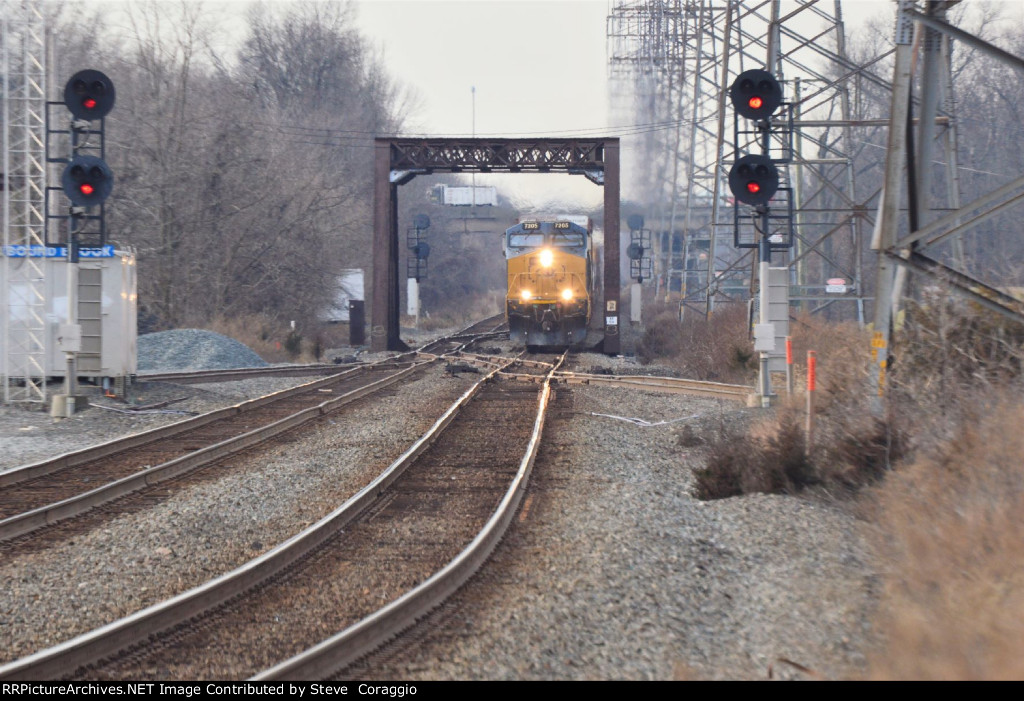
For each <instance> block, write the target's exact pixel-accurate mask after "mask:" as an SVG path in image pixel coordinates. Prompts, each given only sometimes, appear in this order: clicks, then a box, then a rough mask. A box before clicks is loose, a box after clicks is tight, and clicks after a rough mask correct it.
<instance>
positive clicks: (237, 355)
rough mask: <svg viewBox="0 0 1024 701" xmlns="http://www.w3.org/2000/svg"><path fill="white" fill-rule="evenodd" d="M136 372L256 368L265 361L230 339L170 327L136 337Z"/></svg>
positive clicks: (211, 332)
mask: <svg viewBox="0 0 1024 701" xmlns="http://www.w3.org/2000/svg"><path fill="white" fill-rule="evenodd" d="M138 358H139V364H138V368H139V372H171V371H174V370H222V369H228V368H259V367H264V366H266V365H267V363H266V362H265V361H264V360H263V359H262V358H260V357H259V356H258V355H257V354H256V353H255V352H254V351H252V350H251V349H250V348H249V347H248V346H246V345H245V344H243V343H239V342H238V341H236V340H235V339H233V338H228V337H227V336H222V335H221V334H219V333H214V332H213V331H204V330H202V329H173V330H171V331H158V332H157V333H147V334H143V335H142V336H139V339H138Z"/></svg>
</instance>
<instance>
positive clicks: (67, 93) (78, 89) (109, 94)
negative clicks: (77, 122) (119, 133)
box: [64, 69, 117, 120]
mask: <svg viewBox="0 0 1024 701" xmlns="http://www.w3.org/2000/svg"><path fill="white" fill-rule="evenodd" d="M116 97H117V95H116V93H115V90H114V84H113V83H112V82H111V80H110V78H108V77H107V76H105V75H104V74H103V73H101V72H99V71H96V70H92V69H86V70H84V71H79V72H78V73H75V74H74V75H73V76H71V80H69V81H68V82H67V85H65V86H64V104H65V105H67V108H68V109H69V110H71V114H73V115H74V116H75V117H76V118H77V119H87V120H94V119H102V118H103V117H106V116H107V114H109V113H110V110H112V109H113V108H114V101H115V99H116Z"/></svg>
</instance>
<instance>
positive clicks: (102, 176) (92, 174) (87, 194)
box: [60, 156, 114, 207]
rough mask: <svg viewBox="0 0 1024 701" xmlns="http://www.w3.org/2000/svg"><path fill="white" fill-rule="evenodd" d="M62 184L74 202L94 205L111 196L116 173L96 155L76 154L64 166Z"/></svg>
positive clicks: (81, 204) (86, 205) (80, 204)
mask: <svg viewBox="0 0 1024 701" xmlns="http://www.w3.org/2000/svg"><path fill="white" fill-rule="evenodd" d="M60 184H61V188H62V189H63V190H64V194H66V195H67V196H68V199H70V200H71V203H72V204H74V205H77V206H79V207H92V206H94V205H98V204H102V203H103V201H104V200H106V199H107V197H109V196H110V193H111V191H112V190H113V189H114V174H113V173H112V172H111V170H110V167H109V166H107V164H106V162H104V161H103V160H102V159H100V158H97V157H96V156H75V157H74V158H72V159H71V162H70V163H68V165H67V167H66V168H64V173H63V175H61V178H60Z"/></svg>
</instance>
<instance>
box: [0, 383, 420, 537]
mask: <svg viewBox="0 0 1024 701" xmlns="http://www.w3.org/2000/svg"><path fill="white" fill-rule="evenodd" d="M425 365H427V363H419V364H415V365H412V366H410V367H408V368H406V369H404V370H400V371H398V372H396V373H394V374H392V375H389V376H387V377H384V378H381V379H380V380H377V381H376V382H371V383H370V384H367V385H364V386H362V387H359V388H356V389H354V390H352V391H351V392H346V393H345V394H343V395H341V396H339V397H335V398H333V399H328V400H326V401H324V402H321V403H320V404H318V405H316V406H313V407H308V408H306V409H302V410H300V411H297V412H296V413H294V414H292V415H290V416H286V417H284V418H282V419H278V420H277V421H275V422H273V423H271V424H267V425H266V426H262V427H260V428H257V429H254V430H252V431H249V432H247V433H243V434H240V435H237V436H235V437H233V438H229V439H227V440H224V441H221V442H220V443H215V444H213V445H210V446H207V447H205V448H202V449H200V450H196V451H195V452H192V453H189V454H188V455H183V456H182V457H180V458H175V459H174V460H168V461H167V462H165V463H161V464H159V465H154V466H153V467H149V468H146V469H144V470H140V471H139V472H136V473H134V474H131V475H128V476H127V477H122V478H121V479H119V480H115V481H113V482H109V483H107V484H105V485H103V486H101V487H97V488H96V489H93V490H91V491H88V492H83V493H81V494H78V495H76V496H73V497H71V498H69V499H64V500H62V501H58V502H56V503H53V504H48V505H46V506H41V507H39V508H37V509H33V510H31V511H26V512H24V513H21V514H16V515H14V516H10V517H8V518H5V519H3V520H0V541H2V540H10V539H12V538H16V537H18V536H20V535H24V534H26V533H29V532H31V531H34V530H36V529H38V528H42V527H44V526H49V525H52V524H54V523H57V522H58V521H63V520H66V519H69V518H74V517H75V516H79V515H81V514H83V513H85V512H86V511H89V510H90V509H94V508H96V507H97V506H101V505H103V504H106V503H108V502H110V501H113V500H115V499H118V498H120V497H123V496H125V495H127V494H131V493H132V492H137V491H139V490H141V489H144V488H146V487H149V486H152V485H154V484H159V483H160V482H164V481H166V480H169V479H173V478H175V477H178V476H179V475H182V474H184V473H186V472H191V471H192V470H196V469H198V468H200V467H204V466H205V465H208V464H210V463H212V462H215V461H217V460H221V459H223V458H226V457H229V456H231V455H235V454H237V453H240V452H242V451H244V450H247V449H249V448H251V447H253V446H254V445H258V444H259V443H263V442H264V441H267V440H270V439H271V438H273V437H274V436H277V435H280V434H282V433H285V432H287V431H291V430H292V429H294V428H297V427H298V426H301V425H302V424H304V423H307V422H308V421H312V420H313V419H317V418H319V417H320V416H323V415H325V414H329V413H330V412H332V411H335V410H336V409H338V408H340V407H342V406H343V405H345V404H349V403H351V402H354V401H355V400H357V399H360V398H362V397H365V396H367V395H369V394H373V393H374V392H377V391H378V390H381V389H384V388H385V387H388V386H390V385H392V384H394V383H395V382H398V381H399V380H401V379H403V378H405V377H407V376H408V375H410V374H412V373H413V372H414V371H415V370H417V369H419V368H421V367H423V366H425ZM214 413H216V412H214ZM197 418H202V417H197ZM175 425H177V424H175ZM172 435H173V434H172ZM101 447H102V446H101Z"/></svg>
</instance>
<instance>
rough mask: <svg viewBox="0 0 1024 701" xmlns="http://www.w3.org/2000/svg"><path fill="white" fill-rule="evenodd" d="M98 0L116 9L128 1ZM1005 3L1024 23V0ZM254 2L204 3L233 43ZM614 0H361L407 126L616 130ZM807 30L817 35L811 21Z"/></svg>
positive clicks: (486, 131)
mask: <svg viewBox="0 0 1024 701" xmlns="http://www.w3.org/2000/svg"><path fill="white" fill-rule="evenodd" d="M163 1H165V2H177V1H178V0H163ZM265 1H267V2H269V4H275V3H288V2H293V1H298V0H265ZM92 2H108V3H110V4H112V5H113V4H114V3H115V2H123V0H90V4H91V3H92ZM996 3H997V4H1000V5H1002V6H1003V7H1004V9H1006V10H1007V13H1008V14H1009V15H1010V16H1011V17H1012V18H1013V20H1012V21H1014V22H1016V23H1017V24H1018V25H1020V26H1021V29H1022V31H1024V19H1022V17H1024V0H996ZM249 4H250V0H206V2H205V3H204V6H205V7H207V8H208V9H209V11H210V12H211V13H213V12H216V13H217V15H216V17H217V23H218V26H220V27H221V28H222V30H223V35H224V37H225V38H226V39H227V40H228V41H230V40H231V37H240V36H242V35H243V33H244V22H243V17H244V12H245V9H246V7H247V5H249ZM611 4H612V3H611V2H609V0H357V1H356V6H357V21H358V24H359V26H360V28H361V29H362V31H363V33H364V35H365V37H366V38H367V40H368V41H369V42H370V43H371V45H372V46H374V47H375V48H377V49H378V50H379V51H380V52H381V54H382V56H383V58H384V61H385V64H386V66H387V67H388V69H389V71H390V73H391V75H392V76H393V77H394V79H395V80H397V81H398V82H400V83H401V84H403V85H405V86H408V87H409V88H411V89H412V90H413V91H414V92H415V93H416V94H417V95H418V97H419V101H418V105H419V107H420V110H419V111H418V112H417V113H416V114H414V115H411V116H410V118H409V119H408V120H407V124H406V131H408V132H416V133H432V134H443V135H469V134H471V133H474V132H475V133H476V134H477V135H478V136H483V135H501V136H530V135H539V134H543V135H549V136H569V135H579V136H588V135H597V134H610V135H614V134H617V133H619V132H620V130H621V128H622V127H628V126H629V124H631V123H632V122H633V121H635V120H636V118H630V117H619V118H618V119H619V120H620V122H621V123H612V121H611V119H610V117H609V104H608V59H607V41H606V38H605V33H606V18H607V16H608V14H609V10H610V6H611ZM972 4H973V3H972ZM786 5H791V3H784V6H786ZM821 6H822V7H823V8H825V10H826V11H827V12H831V11H832V6H833V3H832V2H831V0H829V1H828V2H822V3H821ZM842 7H843V13H844V19H845V21H846V23H847V25H848V28H849V31H851V32H855V31H856V30H857V29H858V28H859V27H861V26H862V25H863V23H864V20H865V19H867V18H869V17H881V18H882V19H883V22H884V23H885V26H886V27H888V28H890V29H888V31H889V32H891V27H892V19H893V18H894V16H895V4H894V0H844V1H843V3H842ZM805 14H807V13H805ZM801 21H803V20H802V19H801ZM799 31H801V32H802V33H805V34H808V35H809V34H811V31H810V30H809V29H808V30H806V31H805V30H803V29H799ZM236 40H237V39H236ZM474 88H475V99H474V92H473V89H474ZM474 116H475V119H474ZM625 158H627V155H626V154H624V159H625ZM624 167H628V164H625V163H624ZM479 183H491V184H496V185H498V186H499V187H501V188H502V189H503V190H504V189H508V188H509V187H513V188H515V189H516V190H519V191H521V192H520V196H517V197H516V199H517V201H519V200H523V199H526V200H537V201H538V205H537V206H538V207H539V208H545V207H546V206H547V204H546V203H545V202H544V201H543V200H545V199H553V200H556V201H558V200H567V199H568V200H569V201H570V202H571V201H572V200H573V199H578V200H579V202H580V204H581V205H584V206H597V204H599V203H600V201H601V198H602V194H601V188H599V187H597V186H595V185H593V184H591V183H589V182H587V181H585V180H584V179H583V177H582V176H566V175H549V176H530V177H527V176H489V179H482V180H479V181H478V184H479ZM627 194H628V193H627Z"/></svg>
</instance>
